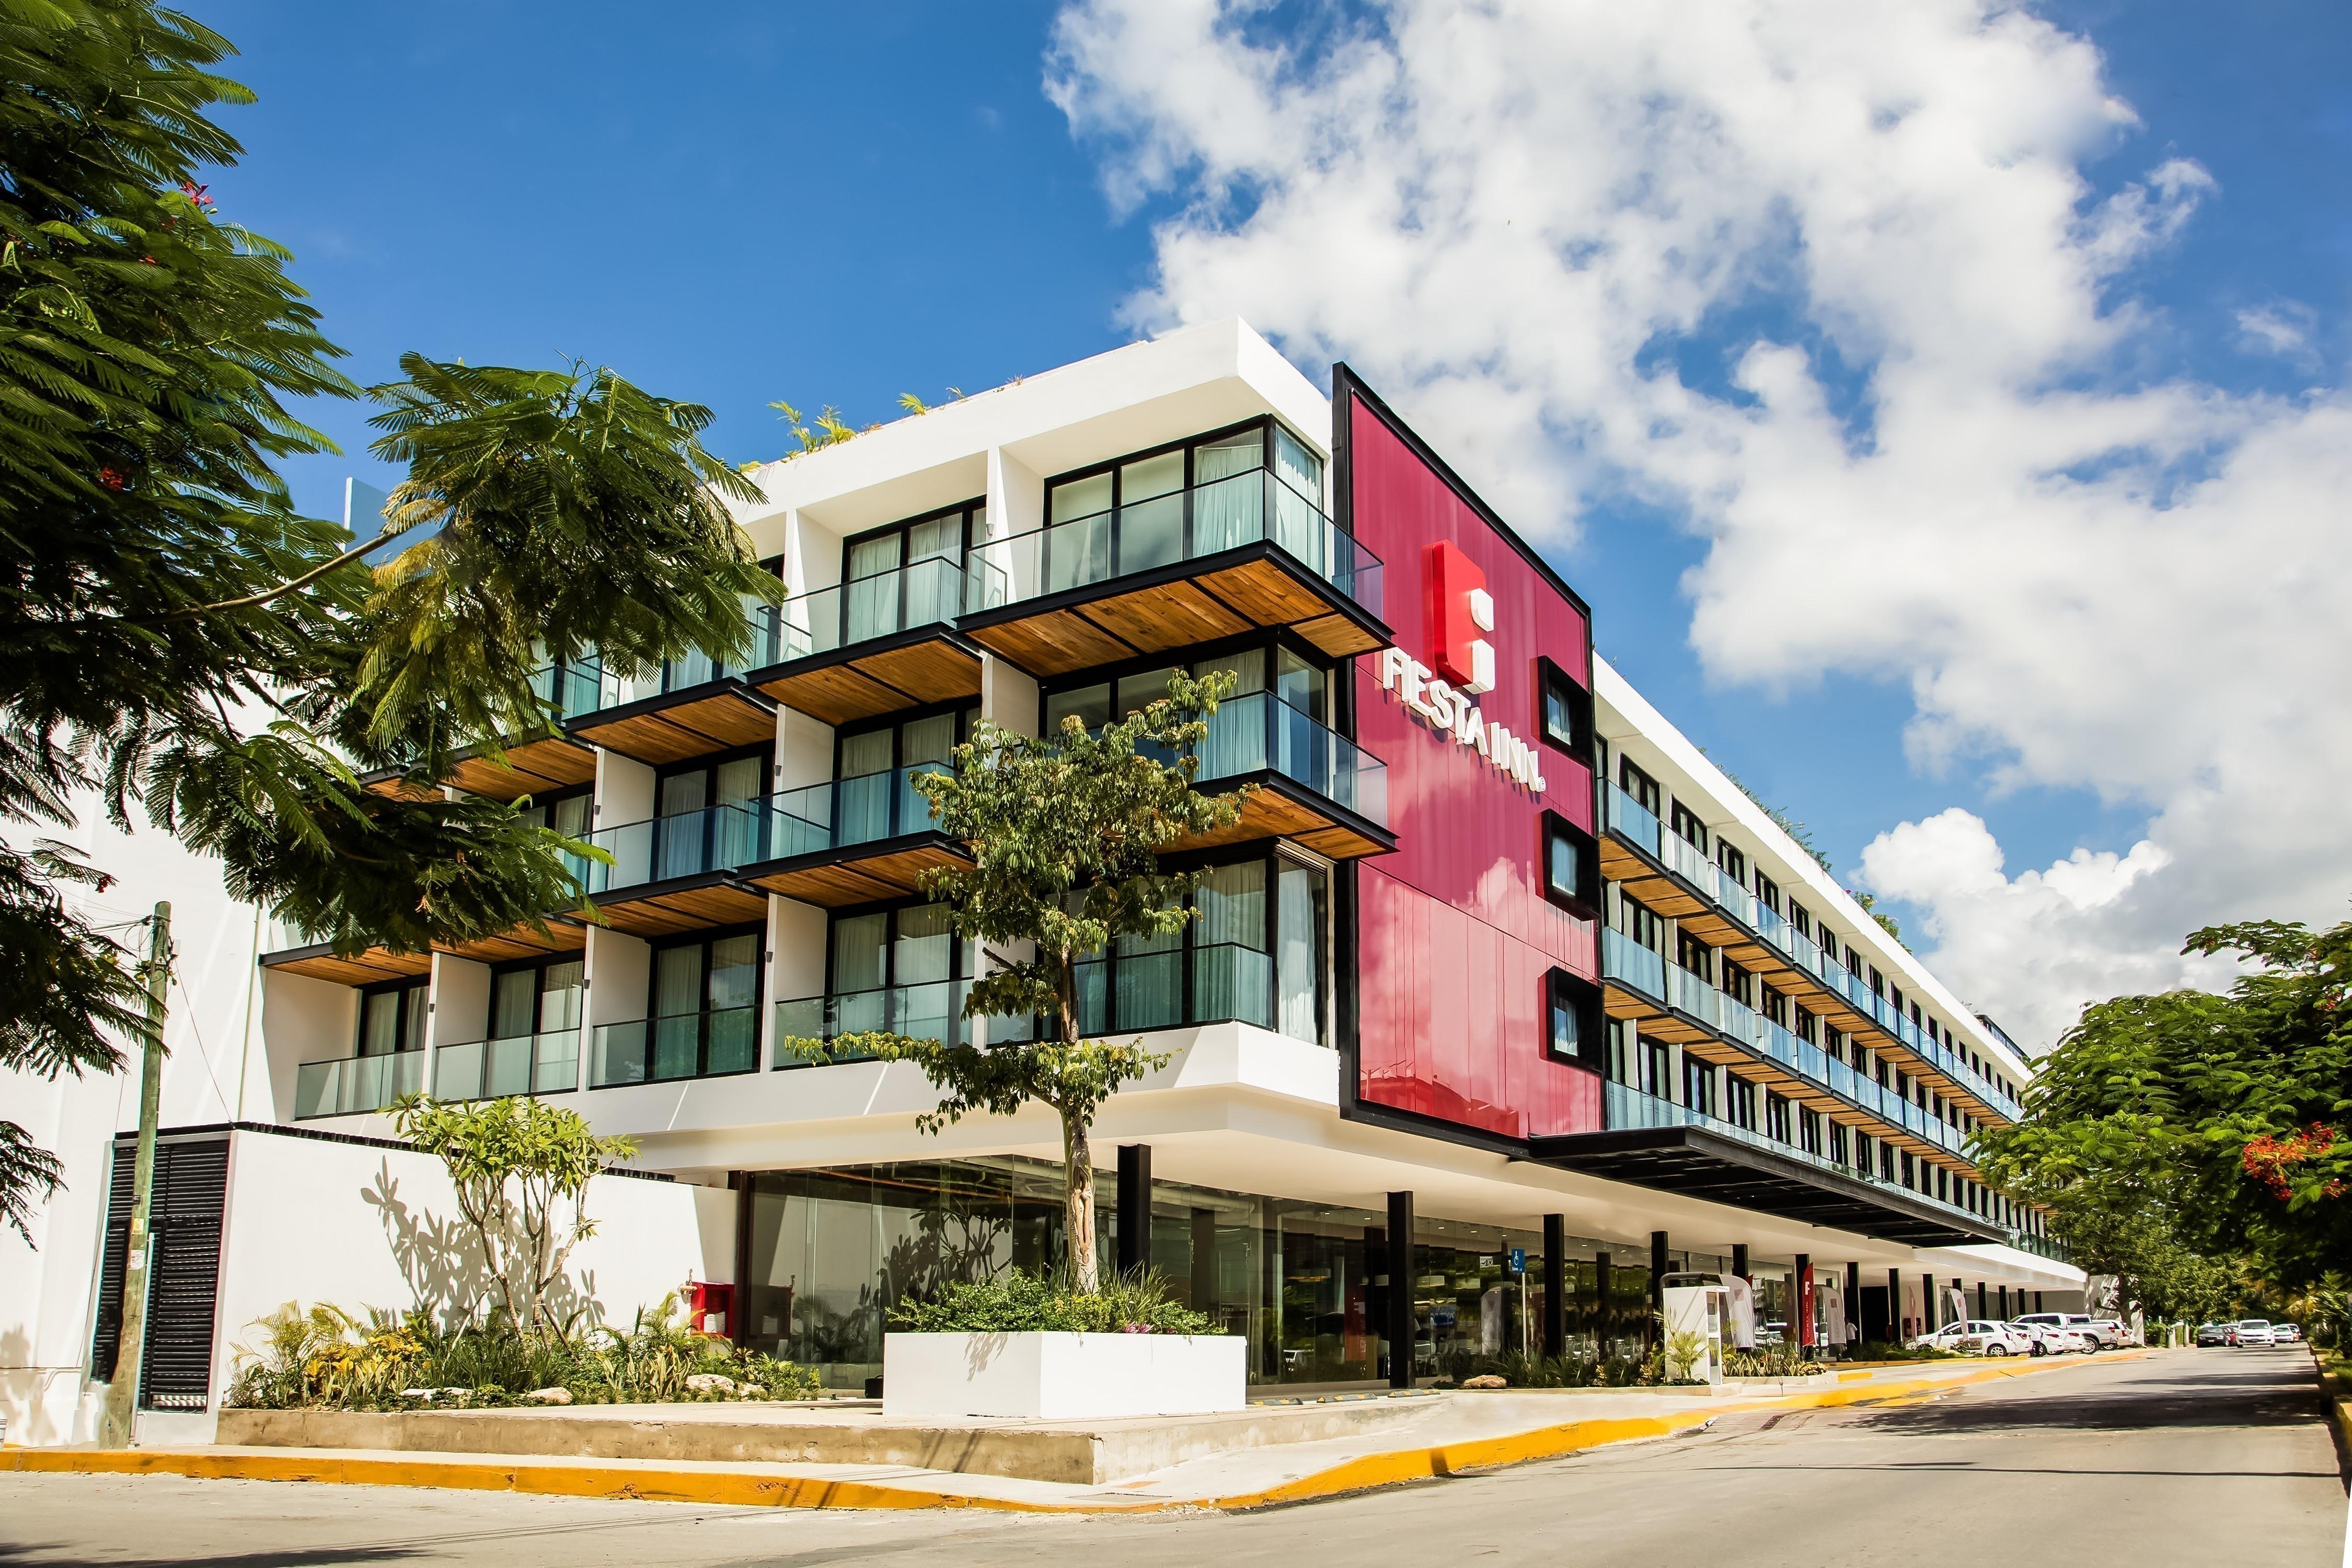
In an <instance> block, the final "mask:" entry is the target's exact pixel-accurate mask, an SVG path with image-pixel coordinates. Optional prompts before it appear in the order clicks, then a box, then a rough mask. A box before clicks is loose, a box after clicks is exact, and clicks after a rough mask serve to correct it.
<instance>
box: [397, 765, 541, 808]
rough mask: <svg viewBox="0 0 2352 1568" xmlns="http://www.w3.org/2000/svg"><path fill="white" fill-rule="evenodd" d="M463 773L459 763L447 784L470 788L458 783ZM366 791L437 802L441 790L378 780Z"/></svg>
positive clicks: (404, 781)
mask: <svg viewBox="0 0 2352 1568" xmlns="http://www.w3.org/2000/svg"><path fill="white" fill-rule="evenodd" d="M464 771H465V765H464V764H462V763H461V764H459V767H458V769H457V773H452V774H451V775H450V780H449V782H450V783H451V784H457V787H458V788H459V789H467V788H469V787H471V786H469V785H467V784H459V783H458V774H459V773H463V772H464ZM367 789H368V794H370V795H386V796H389V797H390V798H392V799H394V800H438V799H440V798H441V789H440V786H439V785H437V784H416V783H414V782H412V781H410V780H408V779H404V778H388V779H378V780H376V781H375V782H374V783H373V784H370V785H368V786H367ZM474 793H475V794H476V795H480V794H482V793H483V792H482V791H480V790H478V789H477V790H475V791H474ZM523 793H525V792H524V791H522V790H517V791H516V792H515V794H516V795H521V794H523ZM497 798H499V799H501V800H506V799H511V798H512V797H511V796H508V795H500V796H498V797H497Z"/></svg>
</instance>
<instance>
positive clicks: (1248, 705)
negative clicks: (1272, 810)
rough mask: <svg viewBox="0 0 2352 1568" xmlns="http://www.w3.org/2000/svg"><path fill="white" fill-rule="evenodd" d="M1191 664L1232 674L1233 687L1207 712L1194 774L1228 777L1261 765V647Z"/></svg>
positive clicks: (1198, 668) (1198, 670) (1210, 672)
mask: <svg viewBox="0 0 2352 1568" xmlns="http://www.w3.org/2000/svg"><path fill="white" fill-rule="evenodd" d="M1194 668H1195V671H1196V673H1198V674H1200V675H1204V676H1205V675H1213V674H1218V673H1225V674H1230V675H1232V676H1233V677H1234V689H1233V691H1232V692H1231V693H1230V694H1229V695H1228V696H1227V697H1226V698H1225V700H1224V701H1223V703H1221V704H1220V705H1219V706H1218V708H1217V711H1216V712H1215V713H1214V714H1213V715H1212V716H1211V718H1210V720H1209V735H1208V739H1206V740H1204V741H1202V742H1201V772H1200V773H1199V775H1198V776H1199V777H1201V778H1203V779H1222V778H1231V777H1233V776H1234V774H1235V773H1251V772H1254V771H1255V770H1256V769H1258V768H1262V767H1264V766H1265V765H1266V757H1265V698H1264V697H1263V696H1261V695H1259V693H1262V692H1264V691H1265V649H1264V648H1260V647H1253V648H1244V649H1243V650H1242V651H1241V652H1239V653H1232V654H1227V655H1226V656H1225V657H1224V658H1215V659H1205V660H1203V661H1202V663H1200V664H1199V665H1197V666H1195V667H1194Z"/></svg>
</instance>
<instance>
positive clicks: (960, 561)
mask: <svg viewBox="0 0 2352 1568" xmlns="http://www.w3.org/2000/svg"><path fill="white" fill-rule="evenodd" d="M987 536H988V507H987V505H986V503H984V502H982V501H978V500H972V501H965V502H963V503H961V505H958V506H953V507H950V508H948V509H946V510H942V511H938V512H931V513H928V514H926V515H924V516H921V517H917V518H909V519H908V520H906V521H902V522H894V523H892V524H891V525H890V526H889V527H887V528H885V529H878V530H877V531H874V532H872V533H867V534H861V535H859V536H858V537H856V538H854V539H851V540H849V541H847V542H845V544H844V545H843V546H842V562H841V565H842V571H841V577H842V586H841V615H842V617H843V624H842V641H843V642H844V643H845V644H846V643H854V642H863V641H865V640H866V638H868V637H887V636H888V635H889V634H890V633H892V632H896V631H899V630H903V629H905V628H908V627H911V626H931V625H935V624H936V623H938V622H940V621H945V620H950V619H952V618H953V617H954V616H956V615H958V614H959V613H961V609H962V607H963V574H964V552H965V548H966V546H967V544H968V543H972V544H976V543H978V542H982V541H983V540H985V539H986V538H987ZM819 613H822V612H821V610H820V611H819Z"/></svg>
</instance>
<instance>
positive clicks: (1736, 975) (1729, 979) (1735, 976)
mask: <svg viewBox="0 0 2352 1568" xmlns="http://www.w3.org/2000/svg"><path fill="white" fill-rule="evenodd" d="M1723 992H1724V994H1725V995H1727V996H1728V997H1730V998H1731V999H1732V1000H1733V1001H1735V1002H1737V1003H1738V1004H1739V1005H1741V1006H1743V1007H1753V1006H1755V1005H1756V984H1755V981H1754V980H1753V979H1752V978H1751V977H1750V976H1749V974H1748V971H1746V970H1744V969H1742V968H1740V967H1739V965H1738V964H1736V963H1732V962H1731V960H1729V959H1728V958H1727V959H1725V960H1724V961H1723Z"/></svg>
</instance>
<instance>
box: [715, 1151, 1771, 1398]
mask: <svg viewBox="0 0 2352 1568" xmlns="http://www.w3.org/2000/svg"><path fill="white" fill-rule="evenodd" d="M1116 1188H1117V1181H1116V1178H1115V1177H1114V1176H1113V1175H1112V1174H1111V1173H1108V1172H1100V1173H1097V1195H1096V1216H1097V1228H1098V1232H1099V1234H1098V1236H1097V1242H1096V1245H1097V1252H1098V1256H1100V1257H1101V1258H1103V1259H1104V1260H1105V1267H1107V1268H1108V1266H1109V1260H1111V1259H1113V1258H1116V1257H1117V1256H1118V1236H1117V1226H1116V1221H1115V1217H1114V1214H1113V1211H1114V1209H1115V1207H1116V1204H1115V1202H1114V1198H1115V1195H1116ZM748 1196H749V1202H750V1206H751V1214H750V1216H749V1218H750V1226H751V1235H750V1243H751V1258H750V1264H751V1268H750V1272H749V1274H748V1276H747V1280H748V1284H747V1286H746V1289H745V1299H744V1302H743V1306H744V1311H745V1329H746V1331H747V1333H748V1335H749V1338H750V1342H751V1345H752V1346H753V1347H755V1348H757V1349H760V1350H763V1351H768V1352H772V1353H774V1354H778V1355H782V1356H787V1357H790V1358H791V1359H793V1360H794V1361H797V1362H800V1363H803V1364H806V1365H810V1366H814V1367H815V1368H817V1369H818V1370H819V1372H820V1373H822V1374H823V1376H824V1380H825V1382H826V1384H828V1385H829V1386H832V1387H836V1388H853V1387H856V1386H858V1385H859V1384H862V1383H863V1382H864V1380H865V1379H866V1378H867V1377H869V1376H874V1375H877V1374H879V1373H880V1372H881V1370H882V1365H881V1363H882V1333H883V1330H884V1326H885V1321H886V1314H887V1312H888V1310H889V1309H890V1308H891V1307H892V1306H893V1305H895V1304H896V1303H897V1302H898V1300H900V1299H901V1298H902V1297H904V1296H907V1295H909V1294H923V1293H928V1292H929V1291H932V1290H936V1289H939V1288H940V1287H941V1286H943V1285H946V1284H949V1283H950V1282H955V1281H961V1280H971V1279H986V1278H988V1277H989V1276H990V1275H992V1274H994V1273H996V1272H998V1271H1000V1270H1003V1269H1005V1268H1023V1269H1026V1270H1031V1271H1043V1270H1049V1269H1051V1268H1054V1267H1055V1265H1056V1264H1058V1263H1059V1261H1060V1260H1061V1257H1062V1233H1063V1224H1062V1177H1061V1172H1060V1169H1059V1168H1058V1167H1057V1166H1055V1165H1053V1164H1049V1163H1044V1162H1040V1161H1032V1160H1019V1159H1010V1158H1003V1159H984V1160H938V1161H910V1162H907V1163H899V1164H890V1165H864V1166H856V1167H845V1168H835V1169H825V1170H813V1171H782V1172H767V1173H759V1174H756V1175H754V1176H752V1177H751V1187H750V1191H749V1194H748ZM1514 1250H1517V1252H1518V1253H1519V1254H1520V1260H1521V1262H1522V1264H1523V1268H1522V1270H1521V1271H1519V1272H1514V1271H1513V1270H1512V1268H1511V1263H1512V1256H1511V1255H1512V1253H1513V1251H1514ZM1150 1258H1151V1263H1152V1266H1153V1267H1154V1268H1157V1269H1158V1270H1159V1271H1160V1274H1161V1275H1162V1276H1163V1277H1164V1278H1165V1279H1167V1281H1168V1284H1169V1289H1170V1290H1171V1294H1173V1295H1174V1296H1175V1297H1176V1298H1177V1299H1179V1300H1182V1301H1184V1302H1185V1303H1187V1304H1188V1305H1190V1306H1193V1307H1196V1308H1198V1309H1200V1310H1202V1311H1204V1312H1207V1313H1208V1314H1210V1316H1211V1317H1213V1319H1215V1320H1217V1321H1218V1322H1219V1323H1220V1324H1221V1325H1222V1326H1223V1328H1224V1329H1225V1331H1227V1332H1234V1333H1240V1334H1243V1335H1244V1336H1246V1337H1247V1338H1248V1340H1249V1341H1250V1368H1251V1381H1252V1382H1253V1383H1254V1384H1281V1385H1287V1386H1306V1385H1313V1384H1345V1383H1369V1382H1373V1381H1378V1380H1384V1379H1385V1378H1386V1377H1387V1375H1388V1360H1387V1358H1388V1355H1389V1353H1390V1334H1389V1331H1388V1325H1387V1322H1386V1302H1387V1291H1386V1289H1385V1287H1386V1284H1387V1279H1388V1267H1389V1247H1388V1233H1387V1215H1386V1214H1385V1213H1383V1212H1379V1211H1374V1210H1370V1209H1356V1208H1347V1207H1340V1206H1333V1205H1323V1204H1315V1203H1307V1202H1301V1201H1297V1200H1291V1199H1285V1198H1278V1197H1266V1196H1260V1195H1256V1194H1244V1193H1233V1192H1225V1191H1222V1190H1219V1189H1215V1188H1209V1187H1195V1186H1189V1185H1186V1184H1181V1183H1175V1182H1165V1181H1162V1182H1155V1183H1154V1184H1152V1215H1151V1246H1150ZM1649 1261H1650V1259H1649V1251H1648V1249H1647V1247H1633V1246H1628V1245H1625V1244H1622V1243H1616V1244H1612V1243H1609V1242H1602V1241H1593V1240H1587V1239H1583V1238H1579V1237H1570V1238H1569V1240H1568V1244H1567V1248H1566V1254H1565V1257H1564V1258H1563V1259H1562V1275H1563V1280H1564V1285H1565V1289H1566V1299H1565V1300H1564V1301H1563V1303H1562V1306H1563V1309H1564V1315H1565V1319H1566V1324H1567V1329H1568V1334H1569V1346H1570V1350H1571V1351H1573V1352H1576V1353H1579V1354H1593V1353H1600V1354H1603V1355H1638V1354H1639V1353H1640V1352H1641V1350H1642V1348H1643V1342H1644V1340H1645V1335H1646V1332H1647V1328H1648V1324H1649V1321H1650V1319H1649V1312H1650V1303H1649V1291H1650V1268H1649ZM1669 1265H1670V1267H1671V1268H1675V1269H1685V1268H1689V1269H1696V1270H1704V1271H1720V1270H1721V1269H1724V1268H1728V1267H1729V1260H1728V1259H1727V1258H1718V1257H1714V1256H1711V1255H1707V1254H1696V1253H1685V1252H1681V1251H1677V1252H1675V1253H1674V1254H1672V1255H1671V1256H1670V1258H1669ZM1412 1269H1413V1327H1412V1355H1413V1371H1414V1373H1415V1375H1416V1376H1418V1377H1422V1378H1430V1377H1438V1376H1453V1377H1459V1376H1462V1375H1465V1373H1467V1372H1468V1371H1469V1370H1470V1369H1471V1366H1472V1363H1474V1362H1475V1361H1477V1360H1478V1359H1479V1358H1481V1357H1487V1356H1496V1355H1502V1354H1507V1353H1511V1352H1532V1351H1534V1350H1537V1349H1538V1348H1539V1347H1540V1343H1541V1336H1542V1322H1543V1310H1544V1287H1543V1271H1544V1260H1543V1239H1542V1236H1541V1234H1540V1232H1538V1231H1534V1230H1517V1229H1513V1228H1510V1227H1507V1226H1487V1225H1479V1224H1475V1223H1471V1222H1466V1221H1458V1220H1450V1219H1445V1218H1443V1217H1436V1216H1418V1217H1417V1218H1416V1221H1415V1236H1414V1238H1413V1255H1412ZM1604 1287H1605V1288H1604Z"/></svg>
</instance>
